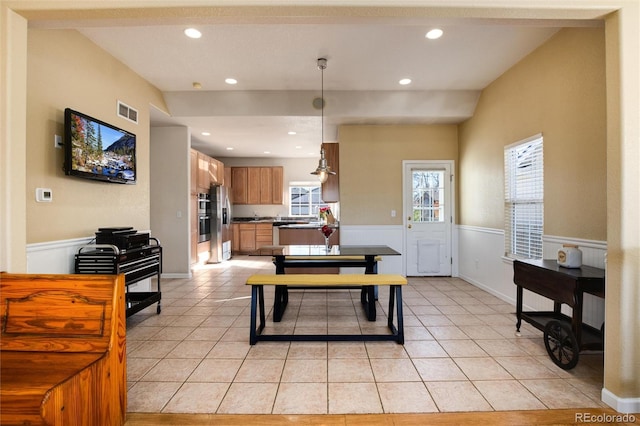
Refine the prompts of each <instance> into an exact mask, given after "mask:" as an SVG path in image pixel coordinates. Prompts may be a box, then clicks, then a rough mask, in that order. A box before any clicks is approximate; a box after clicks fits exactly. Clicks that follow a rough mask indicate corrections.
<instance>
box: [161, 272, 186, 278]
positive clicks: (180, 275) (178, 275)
mask: <svg viewBox="0 0 640 426" xmlns="http://www.w3.org/2000/svg"><path fill="white" fill-rule="evenodd" d="M161 277H162V278H163V279H164V278H167V279H191V278H192V277H193V276H192V275H191V273H188V274H185V273H175V272H169V273H163V274H162V275H161Z"/></svg>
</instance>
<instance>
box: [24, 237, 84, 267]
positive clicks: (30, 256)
mask: <svg viewBox="0 0 640 426" xmlns="http://www.w3.org/2000/svg"><path fill="white" fill-rule="evenodd" d="M93 240H94V237H87V238H76V239H73V240H61V241H50V242H46V243H35V244H28V245H27V273H29V274H73V273H74V271H75V266H74V256H75V255H76V254H77V253H78V250H80V248H81V247H83V246H86V245H87V244H90V243H91V242H92V241H93Z"/></svg>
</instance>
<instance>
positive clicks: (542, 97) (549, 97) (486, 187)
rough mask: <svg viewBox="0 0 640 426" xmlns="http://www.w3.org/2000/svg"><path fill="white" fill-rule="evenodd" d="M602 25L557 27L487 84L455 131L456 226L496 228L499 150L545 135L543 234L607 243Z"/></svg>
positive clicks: (499, 223)
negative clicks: (457, 155)
mask: <svg viewBox="0 0 640 426" xmlns="http://www.w3.org/2000/svg"><path fill="white" fill-rule="evenodd" d="M604 54H605V52H604V29H603V28H573V29H563V30H561V31H560V32H558V33H557V34H556V35H555V36H554V37H552V38H551V39H550V40H549V41H548V42H547V43H545V44H544V45H542V46H541V47H540V48H538V49H537V50H535V51H534V52H532V53H531V54H530V55H528V56H527V57H526V58H524V59H523V60H522V61H521V62H520V63H518V64H517V65H516V66H514V67H513V68H511V69H510V70H508V71H507V72H506V73H505V74H503V75H502V76H501V77H500V78H498V79H497V80H495V81H494V82H493V83H492V84H491V85H489V86H488V87H487V88H486V89H485V90H484V91H483V92H482V95H481V97H480V101H479V103H478V106H477V108H476V111H475V114H474V116H473V118H471V119H470V120H468V121H467V122H466V123H464V124H463V125H461V126H460V169H459V170H460V181H459V184H460V189H461V190H460V203H459V211H460V223H462V224H464V225H471V226H481V227H488V228H496V229H502V228H503V223H504V218H503V216H504V215H503V205H504V176H503V173H504V166H503V163H504V147H505V146H506V145H509V144H511V143H514V142H516V141H518V140H521V139H524V138H526V137H529V136H532V135H534V134H536V133H542V134H543V136H544V174H545V176H544V185H545V192H544V198H545V217H544V233H545V234H547V235H556V236H567V237H573V238H584V239H591V240H606V239H607V226H606V218H607V215H606V204H607V195H606V189H607V188H606V183H607V178H606V146H607V135H606V129H607V127H606V124H607V123H606V99H605V95H606V92H605V56H604Z"/></svg>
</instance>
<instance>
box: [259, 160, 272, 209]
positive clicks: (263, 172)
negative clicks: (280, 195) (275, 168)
mask: <svg viewBox="0 0 640 426" xmlns="http://www.w3.org/2000/svg"><path fill="white" fill-rule="evenodd" d="M271 192H272V188H271V167H260V204H271V203H272V198H271Z"/></svg>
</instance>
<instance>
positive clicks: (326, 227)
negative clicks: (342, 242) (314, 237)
mask: <svg viewBox="0 0 640 426" xmlns="http://www.w3.org/2000/svg"><path fill="white" fill-rule="evenodd" d="M320 232H322V233H323V234H324V236H325V237H327V238H329V237H330V236H331V234H333V228H331V227H330V226H329V225H323V226H322V228H320Z"/></svg>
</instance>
